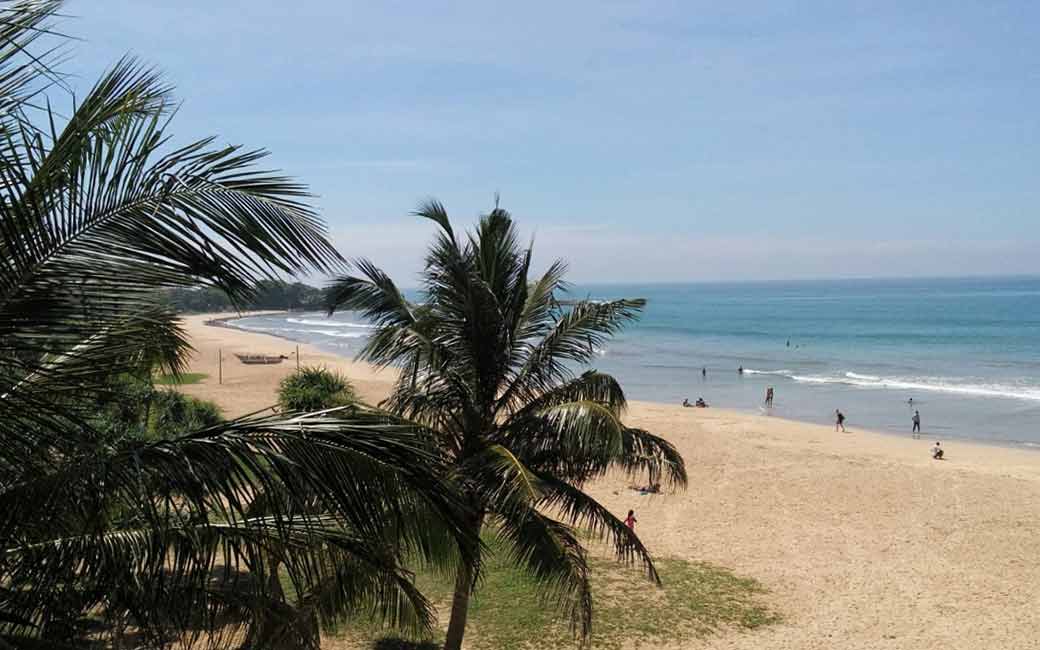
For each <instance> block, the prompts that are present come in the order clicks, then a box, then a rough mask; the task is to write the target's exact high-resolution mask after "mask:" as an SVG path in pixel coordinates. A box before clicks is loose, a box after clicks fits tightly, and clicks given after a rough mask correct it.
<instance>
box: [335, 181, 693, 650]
mask: <svg viewBox="0 0 1040 650" xmlns="http://www.w3.org/2000/svg"><path fill="white" fill-rule="evenodd" d="M417 215H418V216H421V217H425V218H427V219H431V220H433V221H434V222H435V223H436V224H437V225H438V226H439V232H438V234H437V235H436V238H435V241H434V243H433V244H432V245H431V247H430V249H429V252H428V253H427V256H426V270H425V272H424V273H423V274H422V280H421V283H422V284H421V287H422V296H421V298H420V300H419V302H411V301H409V300H407V299H406V298H405V297H404V295H403V294H402V292H401V291H400V290H399V289H398V288H397V286H396V285H395V284H394V283H393V281H392V280H391V279H390V278H389V277H388V276H387V275H386V274H385V273H384V272H382V271H380V270H379V269H378V268H376V267H375V266H374V265H373V264H372V263H371V262H368V261H366V260H360V261H358V262H357V263H356V266H357V268H358V269H359V270H360V273H361V274H360V275H359V276H348V277H341V278H339V279H337V280H336V281H334V283H333V285H332V286H331V287H330V293H329V296H330V304H331V306H332V307H331V310H335V309H352V310H359V311H361V312H362V313H363V314H364V316H365V317H366V318H368V319H370V320H371V321H372V322H373V323H375V324H376V325H377V326H378V328H377V329H376V331H375V333H374V334H373V336H372V337H371V339H370V340H369V341H368V343H367V344H366V346H365V348H364V349H363V351H362V352H361V354H360V356H361V358H363V359H365V360H368V361H371V362H374V363H377V364H380V365H383V366H389V365H395V366H398V367H399V368H400V375H399V379H398V380H397V382H396V385H395V388H394V391H393V393H392V395H391V396H390V397H389V398H388V400H387V402H386V403H385V404H384V406H385V408H387V410H389V411H390V412H392V413H395V414H397V415H398V416H399V417H400V418H401V421H402V422H409V423H412V424H414V425H415V426H417V427H422V428H423V430H425V432H426V434H427V435H428V436H429V437H430V439H431V440H432V441H433V442H434V444H435V445H436V447H437V449H438V450H439V453H440V456H441V458H442V459H443V461H444V462H445V463H446V464H447V465H449V466H450V468H451V471H450V475H449V476H450V478H451V480H452V481H453V482H454V484H455V485H456V486H457V488H458V490H459V491H460V493H461V494H462V496H463V499H464V500H465V502H466V503H467V504H468V505H469V508H470V516H469V521H468V526H469V529H470V531H471V532H472V533H473V534H475V535H476V534H479V533H480V532H481V531H482V530H483V529H484V528H485V527H491V528H492V529H493V530H494V531H495V532H496V533H497V534H498V535H499V536H500V537H502V538H503V539H504V540H505V541H506V542H507V544H508V547H509V549H510V551H509V552H510V554H511V556H512V558H513V559H514V560H515V561H516V563H517V564H518V565H522V566H524V567H526V568H528V569H530V570H531V571H532V572H533V574H534V575H535V576H537V578H538V579H539V580H540V581H541V583H542V584H543V585H544V586H545V593H546V595H547V596H550V597H553V598H554V599H555V600H556V601H557V602H558V603H559V605H560V606H561V607H562V611H563V612H565V613H566V614H567V615H568V616H569V617H570V619H571V621H572V623H573V624H574V625H575V627H576V631H577V632H578V633H579V634H580V635H581V636H582V638H587V637H588V635H589V633H590V630H591V623H592V600H591V594H590V590H589V575H588V563H587V560H586V550H585V549H584V548H583V546H582V544H581V543H580V541H579V539H578V538H577V537H576V536H575V530H574V528H573V527H574V526H576V525H577V526H581V527H584V528H586V529H589V530H591V532H592V533H594V534H596V535H598V536H599V537H602V538H606V539H608V540H609V541H610V542H611V543H612V545H613V549H614V552H615V553H616V555H617V558H618V559H619V560H622V561H624V562H636V561H637V562H640V563H642V566H643V567H644V568H645V570H646V574H647V576H648V577H649V578H650V580H652V581H657V580H658V576H657V573H656V571H655V569H654V565H653V562H652V560H651V557H650V554H649V553H648V552H647V549H646V548H645V547H644V545H643V543H642V542H640V540H639V538H638V537H637V536H636V535H635V533H634V532H633V531H632V530H630V529H629V528H628V527H626V526H625V524H624V523H623V522H621V521H620V520H618V518H617V517H615V516H614V515H613V514H612V513H611V512H610V511H608V510H607V509H606V508H605V507H603V506H602V505H601V504H599V503H597V502H596V501H595V500H594V499H593V498H592V497H590V496H589V495H588V494H586V493H585V492H583V491H582V487H583V486H584V485H585V484H586V483H587V482H588V481H589V480H591V479H593V478H595V477H598V476H602V475H603V474H604V473H605V472H607V471H608V470H609V469H611V468H615V467H616V468H620V469H622V470H624V471H627V472H630V473H646V474H648V475H649V480H650V481H651V482H657V481H659V480H660V479H661V478H664V479H665V480H666V481H668V482H669V483H671V484H673V485H679V486H684V485H685V483H686V470H685V467H684V465H683V460H682V457H681V456H680V455H679V454H678V452H677V451H676V450H675V448H674V447H673V446H672V445H671V444H669V443H668V442H667V441H665V440H663V439H661V438H659V437H656V436H654V435H652V434H650V433H648V432H646V431H643V430H640V429H635V428H631V427H628V426H626V425H625V424H624V423H623V422H622V420H621V416H622V413H623V411H624V409H625V397H624V393H623V392H622V389H621V386H620V385H619V384H618V382H617V381H615V380H614V378H613V377H611V376H609V375H606V374H603V373H599V372H596V371H595V370H584V371H581V372H579V370H581V369H582V368H584V367H586V366H588V364H590V362H592V361H593V360H594V359H595V357H596V350H597V349H598V348H599V347H600V346H602V345H604V343H605V342H606V340H607V339H608V338H609V337H610V336H611V335H613V334H614V333H616V332H617V331H618V330H619V329H620V328H621V327H622V326H623V325H624V324H625V323H627V322H629V321H631V320H633V319H634V318H635V317H636V316H637V315H638V314H639V312H640V310H641V309H642V308H643V305H644V301H642V300H613V301H608V302H597V301H588V300H582V301H576V302H573V303H568V304H567V305H562V304H561V303H560V302H559V301H558V300H557V294H558V293H560V292H561V291H562V290H563V289H565V284H564V281H563V275H564V271H565V265H564V264H563V263H562V262H560V261H557V262H555V263H553V264H552V265H551V266H549V268H548V270H547V271H546V272H545V273H544V274H543V275H542V276H541V277H538V278H537V279H535V280H534V281H533V282H531V281H530V280H529V277H528V275H529V270H530V264H531V249H530V248H526V249H525V248H522V247H521V246H520V244H519V243H518V239H517V234H516V230H515V227H514V225H513V221H512V219H511V218H510V216H509V214H508V213H507V212H506V211H505V210H502V209H500V208H499V207H498V206H497V202H496V207H495V209H494V210H492V211H491V212H490V213H489V214H487V215H486V216H484V217H482V218H481V220H480V223H479V225H478V226H477V229H476V231H475V232H474V233H472V234H470V235H468V236H467V237H466V238H465V239H460V238H459V237H457V236H456V234H455V233H454V231H453V230H452V227H451V225H450V223H449V220H448V215H447V213H446V212H445V210H444V208H443V206H441V205H440V204H439V203H437V202H429V203H427V204H425V205H423V206H421V207H420V208H419V210H418V212H417ZM478 567H479V564H478V563H476V562H468V563H467V562H462V563H460V565H459V568H458V571H457V575H456V581H455V594H454V599H453V602H452V611H451V619H450V621H449V625H448V631H447V642H446V645H445V647H446V648H448V649H449V650H458V648H460V647H461V644H462V637H463V633H464V630H465V624H466V616H467V610H468V606H469V597H470V594H471V592H472V591H473V588H474V586H475V585H476V584H477V579H478V573H479V571H478Z"/></svg>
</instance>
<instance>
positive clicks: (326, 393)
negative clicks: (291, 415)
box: [278, 367, 357, 413]
mask: <svg viewBox="0 0 1040 650" xmlns="http://www.w3.org/2000/svg"><path fill="white" fill-rule="evenodd" d="M356 401H357V395H356V394H355V393H354V387H353V386H351V384H350V382H349V381H348V380H347V378H346V377H344V376H343V375H341V374H340V373H338V372H335V371H333V370H329V369H327V368H315V367H309V368H300V369H299V370H297V371H296V372H294V373H293V374H291V375H289V376H288V377H286V378H285V379H283V380H282V383H281V385H280V386H279V388H278V405H279V406H280V407H281V408H282V410H283V411H295V412H302V413H312V412H314V411H323V410H325V409H331V408H336V407H338V406H350V405H351V404H354V403H355V402H356Z"/></svg>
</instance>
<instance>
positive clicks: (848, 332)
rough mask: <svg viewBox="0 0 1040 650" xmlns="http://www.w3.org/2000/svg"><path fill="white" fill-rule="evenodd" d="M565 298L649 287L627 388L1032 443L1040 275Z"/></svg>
mask: <svg viewBox="0 0 1040 650" xmlns="http://www.w3.org/2000/svg"><path fill="white" fill-rule="evenodd" d="M569 297H572V298H584V297H589V298H593V299H612V298H620V297H641V298H646V299H647V301H648V303H647V308H646V311H645V313H644V315H643V317H642V318H641V319H640V321H639V322H638V323H636V324H634V325H632V326H630V327H629V328H627V329H626V330H625V331H624V333H623V334H621V335H619V336H617V337H616V338H615V339H613V340H612V341H611V342H610V343H609V344H608V345H607V346H606V347H605V349H603V350H600V351H599V358H598V361H597V363H596V367H597V368H598V369H600V370H603V371H606V372H610V373H612V374H614V375H615V376H616V377H617V378H618V379H619V380H620V381H621V383H622V385H623V386H624V388H625V390H626V393H627V395H628V397H629V399H638V400H649V401H656V402H668V403H679V402H681V401H682V400H683V399H684V398H688V399H689V400H690V401H691V402H693V401H694V400H695V399H696V398H698V397H702V398H704V400H705V401H707V402H708V404H709V405H710V406H716V407H723V408H729V409H736V410H740V411H747V412H757V413H764V414H770V415H774V416H777V417H784V418H790V419H795V420H803V421H807V422H816V423H833V421H834V411H835V409H841V410H842V412H844V413H845V415H846V417H847V421H846V425H847V427H848V428H849V430H853V431H854V430H855V429H856V428H857V427H860V428H864V429H872V430H877V431H883V432H890V433H899V434H908V433H909V431H910V427H911V417H912V415H913V411H914V410H919V411H920V414H921V420H922V430H923V433H924V436H925V437H929V438H935V439H937V440H943V439H948V438H964V439H974V440H980V441H985V442H992V443H998V444H1009V445H1016V446H1017V445H1026V446H1036V447H1040V278H1036V277H1030V278H971V279H928V280H924V279H913V280H841V281H802V282H762V283H725V284H724V283H712V284H644V285H635V284H633V285H596V286H583V287H576V288H574V289H573V290H572V291H571V292H570V294H569ZM230 324H231V325H234V326H237V327H241V328H243V329H248V330H254V331H261V332H268V333H271V334H277V335H279V336H282V337H285V338H290V339H294V340H298V341H302V342H307V343H313V344H316V345H318V346H320V347H322V348H324V349H327V350H329V351H332V352H335V353H338V354H343V355H346V356H353V355H355V354H356V353H357V352H358V350H359V349H360V347H361V345H363V343H364V341H365V337H366V336H368V334H369V333H370V332H371V328H370V326H369V325H368V324H367V323H365V322H363V321H362V320H361V319H360V317H359V316H358V315H357V314H353V313H338V314H336V315H335V316H334V317H332V318H325V316H324V315H323V314H319V313H293V314H280V315H275V316H251V317H246V318H242V319H238V320H235V321H232V322H231V323H230ZM738 368H743V373H740V372H738ZM702 369H704V370H705V371H706V376H702ZM768 387H773V388H774V391H775V398H774V403H773V407H772V408H771V409H766V408H765V407H764V405H763V401H764V398H765V391H766V389H767V388H768ZM910 400H913V403H912V405H911V404H910Z"/></svg>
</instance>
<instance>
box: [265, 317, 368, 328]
mask: <svg viewBox="0 0 1040 650" xmlns="http://www.w3.org/2000/svg"><path fill="white" fill-rule="evenodd" d="M285 320H286V321H287V322H290V323H295V324H297V325H314V326H317V327H355V328H363V329H373V328H374V327H375V325H368V324H366V323H344V322H343V321H337V320H332V319H331V318H328V319H325V320H310V319H307V318H286V319H285Z"/></svg>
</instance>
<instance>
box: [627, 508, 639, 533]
mask: <svg viewBox="0 0 1040 650" xmlns="http://www.w3.org/2000/svg"><path fill="white" fill-rule="evenodd" d="M636 521H638V520H637V519H636V511H635V510H629V511H628V516H627V517H625V525H626V526H628V529H629V530H635V529H636Z"/></svg>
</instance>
